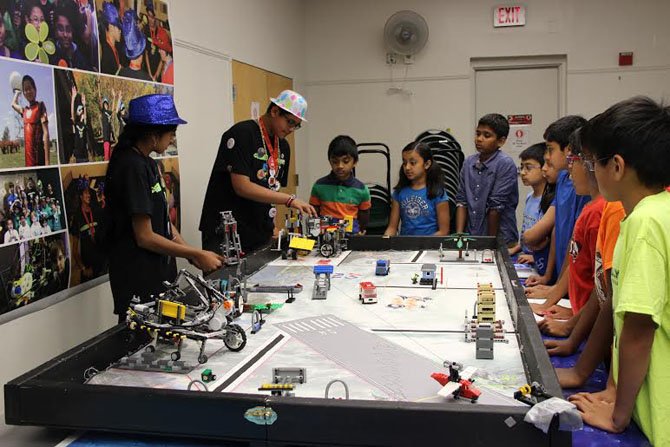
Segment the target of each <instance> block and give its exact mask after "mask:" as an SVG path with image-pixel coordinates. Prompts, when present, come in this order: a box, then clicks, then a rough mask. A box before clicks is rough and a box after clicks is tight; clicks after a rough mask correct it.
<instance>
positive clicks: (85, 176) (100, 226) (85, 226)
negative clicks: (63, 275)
mask: <svg viewBox="0 0 670 447" xmlns="http://www.w3.org/2000/svg"><path fill="white" fill-rule="evenodd" d="M106 171H107V163H94V164H88V165H81V166H76V165H74V166H64V167H61V178H62V180H63V196H64V199H63V200H64V201H65V213H66V215H67V223H68V232H69V233H70V252H71V253H72V273H71V275H70V287H74V286H76V285H77V284H81V283H84V282H86V281H89V280H91V279H94V278H97V277H99V276H102V275H105V274H107V267H108V262H107V255H106V254H105V250H104V249H103V248H102V246H101V236H102V235H103V234H104V232H105V223H106V222H105V218H104V209H105V173H106Z"/></svg>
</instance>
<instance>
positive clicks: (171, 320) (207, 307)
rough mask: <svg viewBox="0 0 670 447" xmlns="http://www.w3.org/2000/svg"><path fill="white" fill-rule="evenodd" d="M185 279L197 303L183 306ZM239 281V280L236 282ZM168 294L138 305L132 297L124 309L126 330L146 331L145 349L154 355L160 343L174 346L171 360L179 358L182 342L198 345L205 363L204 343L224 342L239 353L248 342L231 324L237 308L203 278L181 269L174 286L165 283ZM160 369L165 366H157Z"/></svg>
mask: <svg viewBox="0 0 670 447" xmlns="http://www.w3.org/2000/svg"><path fill="white" fill-rule="evenodd" d="M182 280H184V281H185V282H186V283H188V285H189V286H190V289H191V290H193V291H194V292H192V295H193V297H194V298H197V299H198V301H199V302H198V303H197V304H186V303H183V302H182V301H183V298H184V297H185V296H186V292H185V291H184V290H182V289H181V287H180V281H182ZM238 282H239V281H238ZM164 285H165V287H166V289H167V291H166V292H164V293H162V294H161V295H160V296H159V297H158V298H154V300H153V301H150V302H146V303H140V299H139V297H134V298H133V299H132V300H131V302H130V305H129V308H128V310H127V317H126V322H127V325H128V327H129V329H131V330H134V331H146V332H148V333H149V334H150V335H151V337H152V341H151V343H150V344H149V346H147V347H146V350H147V351H149V352H154V351H155V350H156V345H157V343H158V341H159V340H164V341H168V342H170V343H172V344H174V345H176V347H177V350H176V351H174V352H172V353H171V354H170V358H171V360H172V361H178V360H179V359H180V357H181V347H182V342H183V341H184V340H185V339H190V340H194V341H196V342H198V343H200V353H199V356H198V361H199V362H200V363H206V362H207V356H206V355H205V353H204V351H205V343H206V342H207V340H211V339H219V340H223V343H224V344H225V346H226V347H227V348H228V349H229V350H231V351H241V350H242V349H243V348H244V346H245V345H246V343H247V336H246V333H245V332H244V329H242V328H241V327H240V326H238V325H237V324H232V321H233V318H234V317H235V316H237V315H239V313H238V310H237V309H238V307H237V306H236V304H235V302H234V301H233V300H232V299H231V298H230V294H226V293H224V292H221V291H219V290H217V289H216V288H215V287H213V286H212V284H211V283H210V282H208V281H205V279H204V278H202V276H199V275H194V274H192V273H190V272H188V271H186V270H181V271H180V272H179V274H178V275H177V278H176V279H175V281H174V282H173V283H167V282H166V283H164ZM152 298H153V297H152ZM159 366H166V364H164V363H160V365H159Z"/></svg>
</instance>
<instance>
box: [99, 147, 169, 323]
mask: <svg viewBox="0 0 670 447" xmlns="http://www.w3.org/2000/svg"><path fill="white" fill-rule="evenodd" d="M105 193H106V199H107V200H106V203H107V210H106V211H107V212H108V214H107V215H108V218H109V219H111V221H112V228H111V231H109V232H108V237H109V238H110V240H109V244H108V245H109V247H110V256H109V282H110V285H111V287H112V294H113V296H114V312H115V313H117V314H121V313H123V312H125V311H126V309H127V307H128V303H129V301H130V300H131V299H132V298H133V296H138V297H140V299H141V300H142V301H148V300H149V299H150V298H151V296H152V295H154V296H155V295H158V294H159V293H161V292H163V291H165V287H164V286H163V281H173V280H174V278H175V277H176V275H177V270H176V265H175V263H174V260H173V259H172V258H170V257H168V256H164V255H161V254H158V253H155V252H152V251H148V250H145V249H143V248H141V247H139V246H138V245H137V242H136V240H135V234H134V232H133V227H132V216H133V215H137V214H144V215H148V216H149V217H150V218H151V228H152V229H153V231H154V233H157V234H159V235H161V236H163V237H165V238H167V239H172V231H171V227H170V220H169V217H168V205H167V198H166V194H165V184H164V183H163V177H162V176H161V175H160V171H159V170H158V165H157V164H156V161H155V160H153V159H152V158H150V157H145V156H144V155H142V154H141V153H139V152H137V151H136V150H135V149H133V148H131V147H127V146H117V148H116V149H115V151H114V155H113V156H112V160H111V161H110V163H109V168H108V169H107V177H106V180H105Z"/></svg>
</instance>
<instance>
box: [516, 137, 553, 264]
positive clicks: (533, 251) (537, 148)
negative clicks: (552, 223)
mask: <svg viewBox="0 0 670 447" xmlns="http://www.w3.org/2000/svg"><path fill="white" fill-rule="evenodd" d="M544 151H545V144H544V143H537V144H534V145H532V146H530V147H528V148H526V149H525V150H524V151H523V152H521V154H519V158H520V159H521V165H520V166H519V175H520V176H521V182H522V183H523V184H524V185H525V186H530V187H531V188H533V190H532V191H531V192H529V193H528V195H527V196H526V205H525V207H524V209H523V222H522V223H521V235H522V237H523V233H524V232H525V231H526V230H528V229H530V228H532V227H533V226H535V224H536V223H537V222H539V220H540V219H541V218H542V216H543V215H544V212H543V211H542V206H541V202H542V197H543V194H544V190H545V187H546V186H547V180H546V179H545V178H544V175H543V174H542V167H543V166H544ZM518 252H521V254H520V255H519V258H518V262H519V263H520V264H535V268H536V269H537V272H538V274H539V275H540V276H543V275H544V274H545V272H546V270H547V263H548V258H549V241H546V242H545V244H544V246H543V247H537V248H531V247H528V246H527V245H525V244H524V243H523V241H521V243H520V244H517V246H516V247H514V248H513V249H511V250H510V254H515V253H518Z"/></svg>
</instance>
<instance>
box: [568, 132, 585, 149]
mask: <svg viewBox="0 0 670 447" xmlns="http://www.w3.org/2000/svg"><path fill="white" fill-rule="evenodd" d="M582 129H583V128H582V127H578V128H577V129H575V130H574V132H572V133H571V134H570V138H568V144H569V145H570V152H572V153H573V154H574V155H582V154H583V153H584V150H583V148H582Z"/></svg>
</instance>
